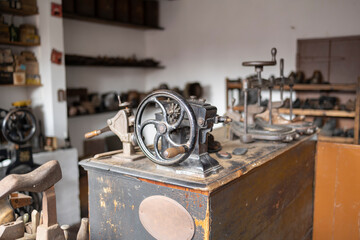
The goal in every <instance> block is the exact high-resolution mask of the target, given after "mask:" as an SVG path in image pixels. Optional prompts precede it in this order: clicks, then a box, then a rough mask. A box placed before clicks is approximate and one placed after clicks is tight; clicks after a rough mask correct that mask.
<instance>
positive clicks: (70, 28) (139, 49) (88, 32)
mask: <svg viewBox="0 0 360 240" xmlns="http://www.w3.org/2000/svg"><path fill="white" fill-rule="evenodd" d="M64 42H65V53H68V54H79V55H87V56H104V55H107V56H124V57H127V56H131V55H133V54H135V55H136V56H137V57H138V58H143V57H144V56H145V32H144V31H141V30H135V29H128V28H122V27H116V26H110V25H102V24H96V23H89V22H81V21H75V20H69V19H64ZM147 72H148V70H143V69H141V68H117V67H84V66H82V67H77V66H76V67H75V66H68V67H66V82H67V87H68V88H78V87H85V88H87V89H88V91H89V93H91V92H98V93H100V94H102V93H106V92H109V91H116V92H126V91H128V90H130V89H135V90H139V91H142V90H144V89H145V75H146V73H147ZM113 115H115V113H106V114H99V115H92V116H88V117H77V118H69V120H68V122H69V134H70V139H71V142H72V145H73V146H74V147H76V148H77V149H78V152H79V156H82V155H83V140H84V137H83V136H84V134H85V133H86V132H89V131H91V130H95V129H100V128H103V127H105V126H106V120H107V119H108V118H110V117H112V116H113Z"/></svg>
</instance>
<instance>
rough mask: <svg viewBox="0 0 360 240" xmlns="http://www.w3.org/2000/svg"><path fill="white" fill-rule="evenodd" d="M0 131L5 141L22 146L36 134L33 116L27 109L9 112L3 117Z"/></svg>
mask: <svg viewBox="0 0 360 240" xmlns="http://www.w3.org/2000/svg"><path fill="white" fill-rule="evenodd" d="M1 130H2V133H3V135H4V137H5V139H6V140H7V141H9V142H13V143H16V144H24V143H26V142H27V141H29V140H30V139H31V138H32V137H33V136H34V134H35V132H36V119H35V116H34V115H33V114H32V113H31V112H30V111H29V110H28V109H21V108H20V109H14V110H11V111H10V112H9V113H8V114H7V115H6V116H5V118H4V120H3V122H2V127H1Z"/></svg>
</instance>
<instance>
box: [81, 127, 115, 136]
mask: <svg viewBox="0 0 360 240" xmlns="http://www.w3.org/2000/svg"><path fill="white" fill-rule="evenodd" d="M107 131H110V128H109V126H107V127H104V128H103V129H100V130H94V131H91V132H88V133H85V138H86V139H90V138H93V137H96V136H99V135H100V134H102V133H104V132H107Z"/></svg>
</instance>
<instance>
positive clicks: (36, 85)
mask: <svg viewBox="0 0 360 240" xmlns="http://www.w3.org/2000/svg"><path fill="white" fill-rule="evenodd" d="M0 87H42V84H23V85H15V84H0Z"/></svg>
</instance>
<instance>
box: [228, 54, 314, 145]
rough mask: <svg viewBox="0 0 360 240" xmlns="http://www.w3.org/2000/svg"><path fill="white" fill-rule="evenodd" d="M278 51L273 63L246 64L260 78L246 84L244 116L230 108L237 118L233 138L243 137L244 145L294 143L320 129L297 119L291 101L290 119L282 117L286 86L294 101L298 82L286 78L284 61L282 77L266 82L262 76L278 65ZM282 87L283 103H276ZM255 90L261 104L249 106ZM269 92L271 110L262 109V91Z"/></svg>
mask: <svg viewBox="0 0 360 240" xmlns="http://www.w3.org/2000/svg"><path fill="white" fill-rule="evenodd" d="M276 52H277V50H276V48H273V49H272V50H271V55H272V59H271V61H250V62H243V66H246V67H255V72H256V73H257V77H256V78H252V79H244V80H243V81H242V90H243V92H244V117H242V116H241V113H237V112H234V111H233V110H232V109H230V110H229V111H228V112H227V114H228V116H230V117H232V118H233V119H236V121H233V122H232V123H231V129H230V136H231V138H234V137H235V136H236V137H239V138H240V139H241V141H242V142H243V143H250V142H253V141H255V140H270V141H283V142H291V141H293V140H296V139H298V138H299V134H312V133H314V132H315V130H316V127H315V126H314V125H313V124H312V123H310V122H304V121H302V119H293V115H292V101H291V100H290V116H289V118H290V119H289V120H287V119H285V118H284V117H282V116H280V114H279V113H278V110H277V109H278V108H280V107H281V106H282V105H283V104H284V100H283V90H284V86H289V89H290V98H291V97H292V92H293V86H294V81H293V79H289V78H285V77H284V60H283V59H281V60H280V77H279V78H275V77H270V78H269V79H263V78H262V77H261V73H262V71H263V68H264V66H274V65H276ZM276 86H277V87H279V88H280V98H281V101H280V102H277V103H273V100H272V91H273V89H274V87H276ZM252 88H255V89H257V92H258V101H257V104H253V105H248V91H249V89H252ZM262 89H266V90H268V91H269V101H268V107H267V108H268V109H267V110H266V107H264V106H261V91H262Z"/></svg>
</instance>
